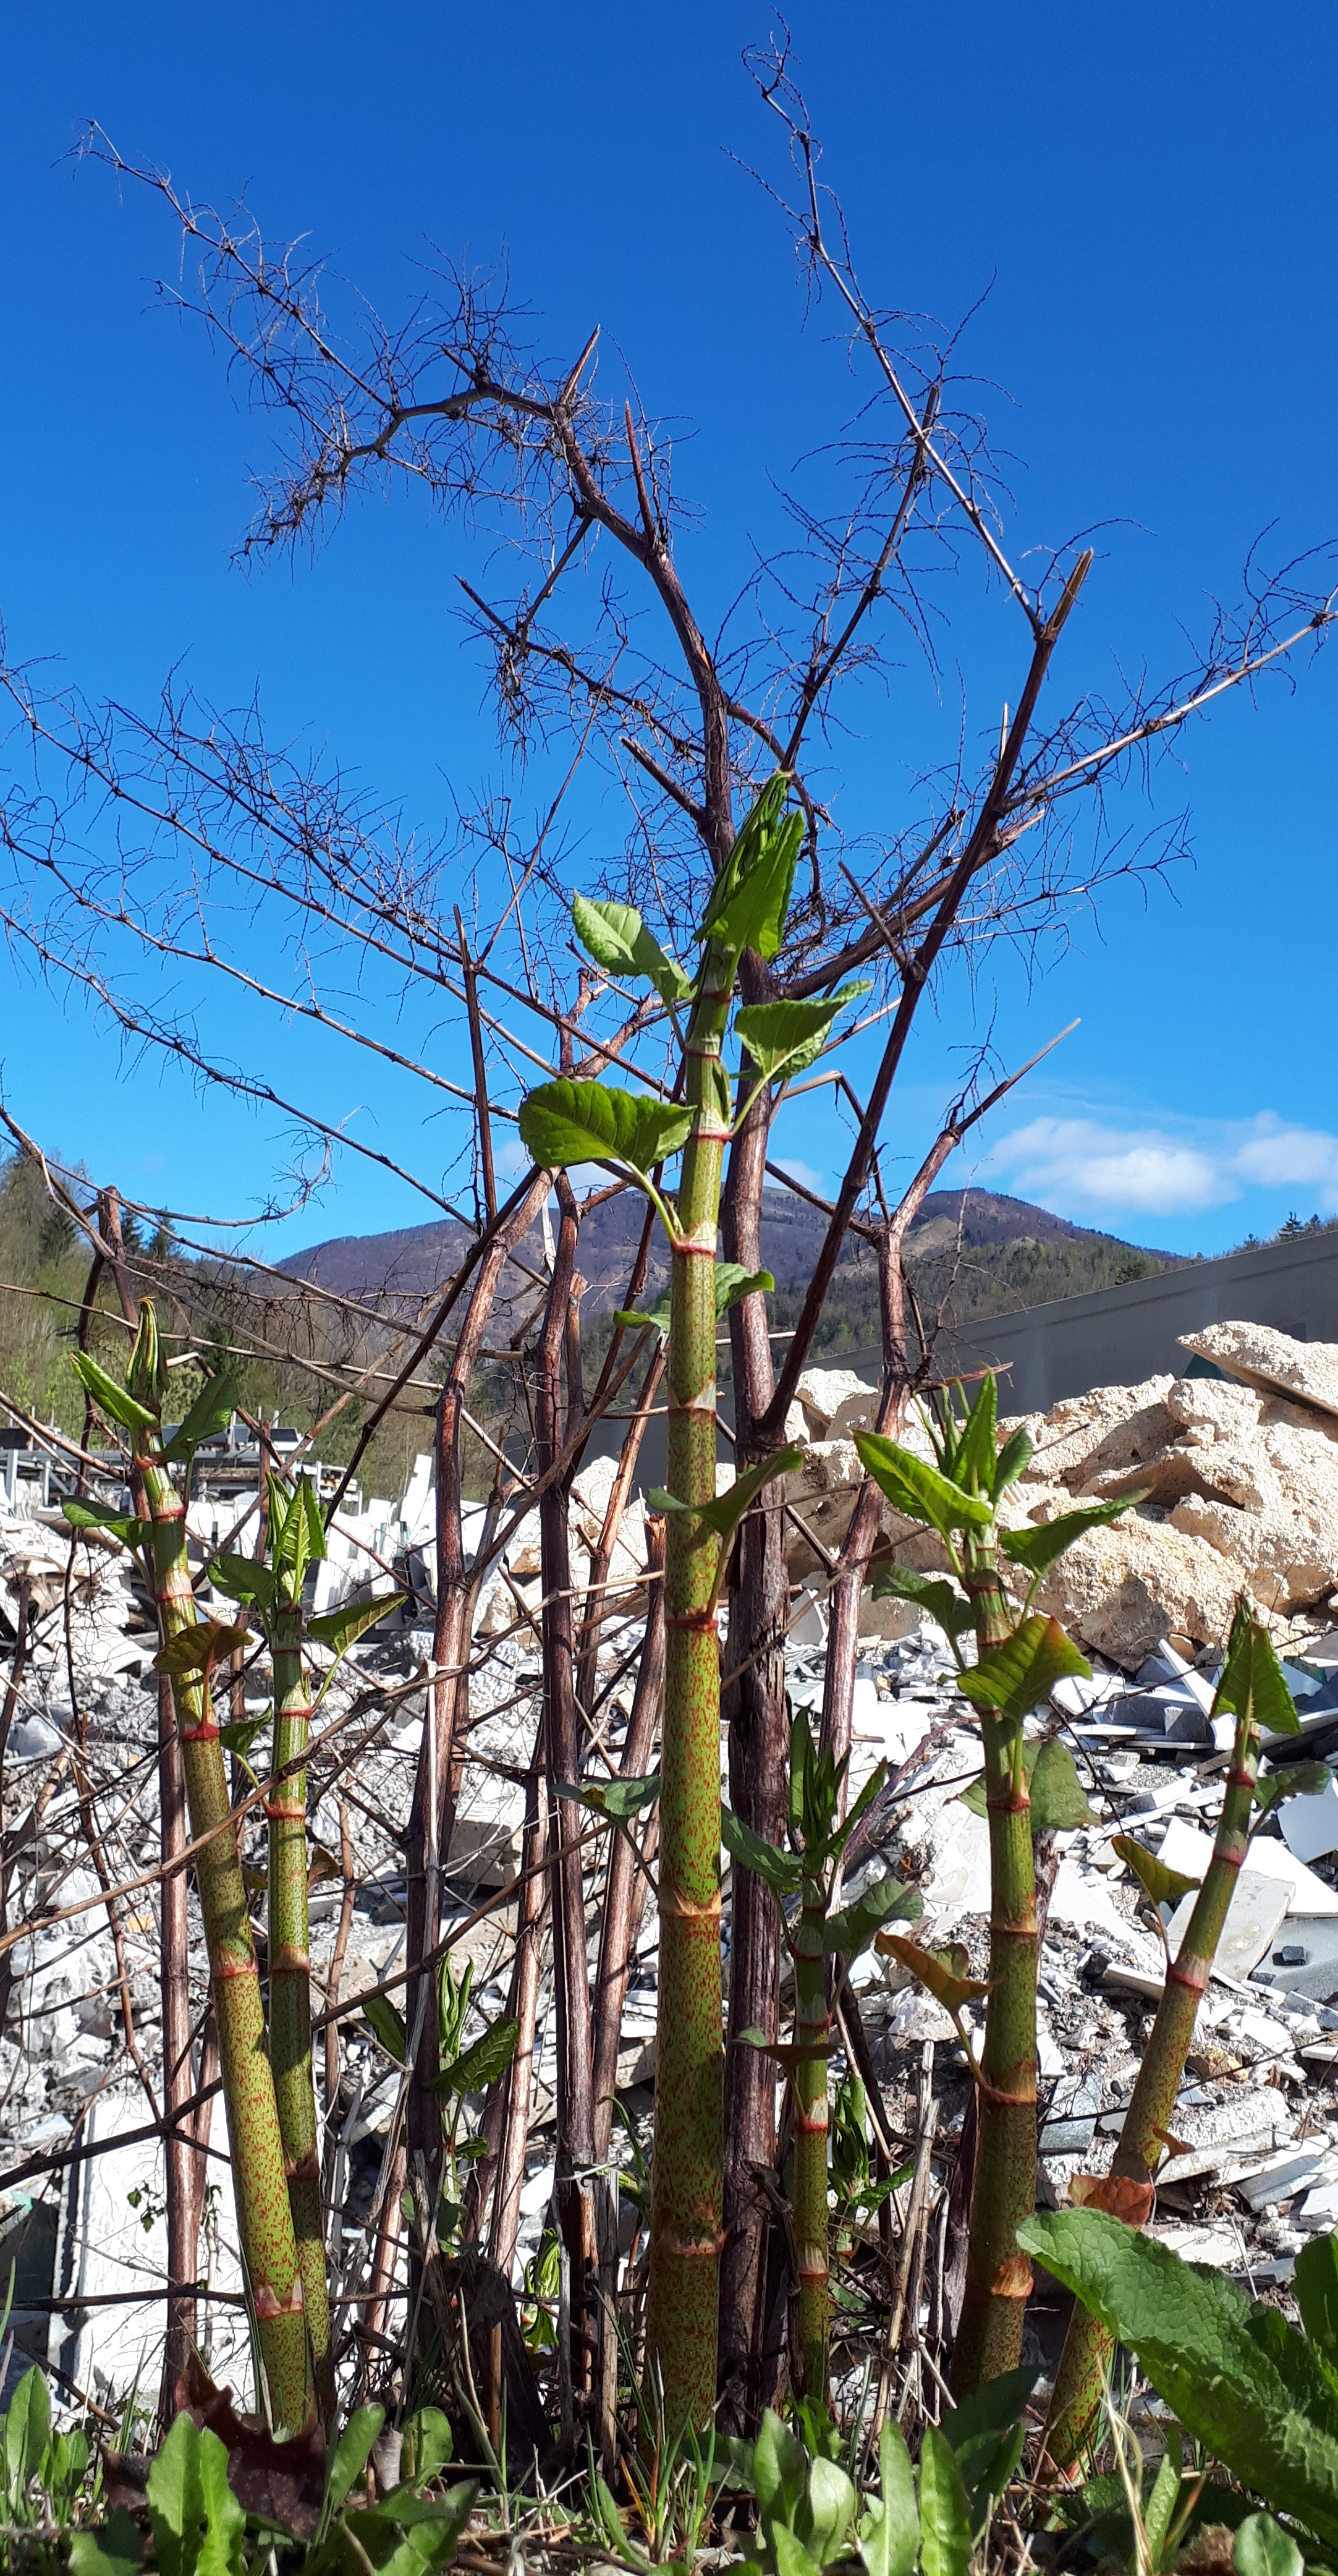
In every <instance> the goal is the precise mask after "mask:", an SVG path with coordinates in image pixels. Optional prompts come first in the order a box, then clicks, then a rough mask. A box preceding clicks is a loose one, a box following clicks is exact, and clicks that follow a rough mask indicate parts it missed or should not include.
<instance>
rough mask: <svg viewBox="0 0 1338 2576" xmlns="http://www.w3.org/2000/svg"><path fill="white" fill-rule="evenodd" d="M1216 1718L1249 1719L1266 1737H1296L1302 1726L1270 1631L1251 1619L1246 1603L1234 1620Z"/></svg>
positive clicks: (1215, 1709) (1217, 1697)
mask: <svg viewBox="0 0 1338 2576" xmlns="http://www.w3.org/2000/svg"><path fill="white" fill-rule="evenodd" d="M1213 1715H1214V1717H1222V1716H1231V1717H1245V1718H1248V1719H1249V1721H1250V1723H1251V1725H1253V1726H1257V1727H1261V1728H1262V1729H1263V1731H1264V1733H1265V1734H1266V1735H1295V1734H1296V1733H1297V1731H1298V1729H1299V1727H1300V1724H1301V1721H1300V1719H1299V1717H1298V1716H1297V1714H1296V1703H1295V1701H1294V1700H1293V1698H1292V1695H1291V1692H1290V1691H1289V1690H1288V1688H1287V1684H1286V1681H1285V1679H1284V1678H1283V1671H1282V1666H1281V1664H1280V1663H1279V1662H1278V1658H1277V1653H1276V1650H1275V1648H1274V1645H1273V1641H1272V1639H1271V1637H1270V1636H1269V1633H1268V1630H1267V1629H1266V1628H1264V1627H1261V1626H1260V1623H1259V1621H1258V1620H1257V1619H1253V1618H1251V1616H1250V1614H1249V1611H1248V1610H1247V1608H1246V1605H1245V1603H1244V1602H1243V1601H1242V1602H1241V1604H1240V1606H1239V1608H1238V1609H1237V1612H1236V1616H1235V1618H1234V1620H1233V1621H1232V1626H1231V1639H1230V1643H1229V1644H1228V1647H1227V1654H1226V1662H1225V1663H1224V1664H1223V1666H1222V1676H1221V1679H1220V1681H1219V1682H1218V1685H1217V1690H1216V1693H1215V1695H1214V1698H1213Z"/></svg>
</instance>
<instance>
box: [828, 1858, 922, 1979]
mask: <svg viewBox="0 0 1338 2576" xmlns="http://www.w3.org/2000/svg"><path fill="white" fill-rule="evenodd" d="M923 1912H924V1899H923V1898H922V1896H921V1894H920V1891H919V1889H918V1887H906V1886H903V1884H902V1881H901V1880H900V1879H899V1878H893V1877H892V1876H891V1874H890V1873H889V1875H888V1876H887V1877H886V1878H880V1879H879V1880H878V1881H877V1883H876V1884H875V1885H874V1886H873V1887H870V1888H868V1889H866V1891H865V1893H864V1895H863V1896H861V1897H860V1898H859V1899H858V1901H857V1902H856V1903H855V1904H854V1905H843V1906H842V1908H841V1910H840V1912H839V1914H829V1915H828V1917H827V1920H826V1922H825V1923H824V1925H823V1927H822V1946H823V1948H824V1950H828V1951H837V1952H839V1953H840V1954H841V1955H842V1957H844V1958H847V1959H854V1958H857V1957H858V1955H859V1953H860V1951H861V1950H867V1948H868V1946H869V1943H870V1942H871V1941H872V1939H873V1936H874V1934H875V1932H878V1931H880V1930H881V1928H882V1926H883V1925H884V1924H885V1923H895V1922H901V1923H917V1922H918V1921H919V1919H920V1916H921V1915H922V1914H923Z"/></svg>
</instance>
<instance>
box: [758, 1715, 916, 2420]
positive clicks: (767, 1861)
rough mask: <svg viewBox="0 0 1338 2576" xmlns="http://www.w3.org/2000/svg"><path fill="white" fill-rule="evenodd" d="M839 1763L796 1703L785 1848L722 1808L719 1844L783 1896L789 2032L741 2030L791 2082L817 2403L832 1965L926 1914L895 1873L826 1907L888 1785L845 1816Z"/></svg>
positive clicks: (824, 2338) (824, 2304)
mask: <svg viewBox="0 0 1338 2576" xmlns="http://www.w3.org/2000/svg"><path fill="white" fill-rule="evenodd" d="M846 1767H847V1765H846V1762H844V1761H841V1762H838V1761H837V1760H836V1759H835V1757H834V1755H833V1754H832V1753H831V1751H830V1750H829V1749H826V1748H824V1749H823V1751H821V1752H819V1751H818V1748H817V1747H816V1745H815V1744H814V1742H813V1738H812V1735H811V1733H810V1731H809V1721H808V1713H807V1711H806V1710H804V1709H800V1710H799V1712H798V1714H797V1716H796V1717H795V1719H794V1723H793V1725H792V1727H791V1729H790V1844H791V1848H790V1850H789V1851H788V1852H786V1851H778V1850H777V1849H776V1847H775V1846H774V1844H772V1843H768V1842H764V1841H763V1839H762V1836H761V1835H760V1834H755V1833H754V1832H753V1831H752V1829H751V1827H750V1826H748V1825H745V1824H744V1823H743V1821H742V1819H741V1818H740V1817H738V1816H736V1815H735V1814H734V1813H733V1812H732V1810H731V1809H730V1808H728V1807H726V1808H725V1809H724V1811H723V1814H722V1818H721V1823H722V1826H723V1830H724V1842H725V1849H726V1851H727V1852H728V1853H729V1855H730V1857H731V1859H732V1860H733V1861H735V1862H736V1863H738V1864H739V1865H741V1866H742V1867H743V1868H744V1869H751V1870H753V1871H755V1872H756V1874H757V1876H758V1877H759V1878H761V1879H764V1880H765V1881H766V1884H767V1886H768V1887H769V1888H770V1889H771V1891H772V1894H773V1895H774V1896H775V1897H776V1898H777V1899H778V1900H779V1902H780V1905H781V1907H782V1909H783V1920H784V1940H785V1946H786V1948H787V1950H788V1951H789V1954H790V1958H791V1960H792V1962H793V1965H794V1990H795V2003H794V2035H793V2038H792V2039H791V2040H790V2041H789V2042H787V2043H785V2044H783V2045H782V2046H780V2047H773V2046H771V2045H770V2044H769V2043H768V2042H767V2040H766V2039H765V2037H764V2035H763V2034H762V2033H761V2032H760V2031H745V2032H744V2034H743V2038H744V2041H745V2043H747V2044H751V2045H752V2046H753V2047H758V2048H765V2049H766V2053H767V2055H768V2056H769V2057H774V2058H775V2059H776V2060H777V2062H778V2063H779V2064H780V2065H781V2066H783V2067H784V2069H785V2071H786V2073H787V2075H788V2076H789V2078H790V2087H791V2094H792V2099H793V2105H794V2236H795V2250H796V2268H797V2271H798V2276H799V2278H798V2288H799V2320H798V2322H799V2350H800V2354H801V2357H802V2362H803V2394H804V2396H805V2397H806V2398H807V2399H808V2400H809V2402H810V2403H812V2404H816V2405H818V2406H825V2405H826V2403H827V2358H828V2338H829V2333H830V2325H831V2304H832V2303H831V2289H830V2284H829V2250H830V2249H829V2213H828V2170H827V2140H828V2128H829V2110H828V2061H829V2059H830V2057H831V2008H830V2005H829V2002H828V1996H827V1962H828V1960H829V1959H844V1960H848V1959H852V1958H855V1957H857V1956H858V1954H859V1952H860V1951H861V1950H866V1949H867V1948H868V1947H869V1945H870V1943H871V1942H872V1940H873V1938H874V1935H875V1933H876V1932H878V1930H879V1929H880V1927H881V1926H882V1925H884V1924H886V1923H890V1922H892V1921H893V1920H894V1919H896V1918H898V1917H899V1918H900V1919H901V1920H902V1921H905V1920H906V1919H908V1918H909V1917H913V1916H915V1915H918V1914H919V1913H920V1911H921V1905H920V1898H919V1896H918V1894H917V1893H916V1891H915V1889H914V1888H910V1887H904V1886H903V1885H902V1884H901V1882H900V1880H899V1879H896V1878H893V1877H891V1876H888V1877H884V1878H881V1879H878V1880H876V1881H875V1883H874V1885H873V1886H872V1887H870V1888H869V1889H867V1890H866V1892H865V1893H864V1894H863V1895H862V1896H861V1897H860V1898H859V1899H858V1901H857V1902H856V1903H855V1904H853V1905H846V1906H843V1907H841V1908H840V1909H839V1910H838V1911H833V1908H832V1898H833V1894H834V1892H835V1887H836V1880H837V1876H838V1873H839V1870H840V1866H841V1858H842V1854H843V1853H844V1851H845V1848H846V1845H847V1843H848V1842H849V1840H850V1836H851V1834H852V1833H853V1832H854V1830H855V1827H856V1825H857V1824H858V1822H859V1820H860V1817H861V1816H862V1815H863V1814H864V1811H865V1809H866V1808H867V1807H868V1806H870V1805H871V1804H872V1801H873V1800H874V1799H875V1798H876V1797H877V1795H878V1792H879V1790H880V1788H881V1787H882V1785H883V1767H882V1765H881V1763H880V1764H879V1766H878V1769H877V1770H876V1771H875V1772H873V1774H872V1775H871V1777H870V1778H869V1779H868V1780H867V1781H866V1782H865V1785H864V1787H863V1789H862V1790H861V1791H860V1794H859V1796H858V1798H857V1799H856V1800H855V1802H854V1804H853V1806H852V1807H851V1808H850V1811H849V1813H848V1814H847V1816H846V1817H845V1819H844V1821H842V1820H841V1816H840V1803H841V1788H842V1784H843V1781H844V1778H845V1773H846Z"/></svg>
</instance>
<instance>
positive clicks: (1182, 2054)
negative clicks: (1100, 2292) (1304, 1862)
mask: <svg viewBox="0 0 1338 2576" xmlns="http://www.w3.org/2000/svg"><path fill="white" fill-rule="evenodd" d="M1212 1714H1213V1716H1214V1717H1232V1718H1234V1719H1235V1722H1236V1723H1235V1741H1234V1744H1233V1747H1232V1754H1231V1767H1230V1769H1229V1771H1228V1773H1227V1776H1226V1787H1225V1791H1224V1794H1223V1799H1222V1815H1221V1821H1220V1822H1219V1824H1218V1828H1217V1835H1216V1839H1215V1841H1214V1844H1213V1852H1212V1858H1211V1860H1210V1862H1209V1864H1208V1867H1207V1870H1206V1871H1205V1873H1204V1876H1203V1879H1202V1882H1200V1881H1199V1880H1197V1879H1193V1878H1186V1877H1183V1876H1182V1875H1181V1874H1180V1873H1179V1872H1178V1871H1176V1870H1172V1869H1168V1868H1167V1866H1166V1864H1165V1862H1164V1861H1160V1860H1158V1859H1157V1858H1156V1857H1155V1856H1154V1855H1153V1853H1151V1852H1150V1851H1146V1850H1145V1849H1144V1847H1143V1845H1142V1844H1141V1843H1138V1842H1135V1841H1134V1840H1133V1838H1132V1836H1130V1835H1123V1834H1121V1835H1117V1836H1116V1838H1115V1843H1114V1848H1115V1850H1116V1851H1117V1852H1119V1854H1120V1856H1121V1858H1122V1859H1124V1860H1126V1861H1127V1862H1128V1864H1129V1866H1130V1868H1131V1869H1132V1870H1133V1872H1134V1875H1135V1877H1136V1878H1137V1879H1138V1880H1139V1882H1140V1884H1141V1885H1142V1887H1143V1888H1144V1890H1145V1892H1146V1894H1147V1895H1148V1896H1149V1898H1150V1899H1151V1901H1152V1903H1153V1904H1154V1905H1157V1906H1161V1905H1178V1904H1179V1902H1180V1900H1181V1898H1182V1897H1185V1896H1188V1895H1189V1894H1190V1893H1191V1891H1192V1890H1193V1889H1194V1888H1196V1887H1197V1888H1198V1891H1199V1893H1198V1897H1197V1900H1196V1902H1195V1904H1194V1907H1193V1909H1192V1911H1191V1914H1190V1918H1189V1922H1188V1924H1187V1925H1186V1928H1185V1934H1184V1938H1183V1940H1182V1941H1181V1943H1180V1947H1179V1950H1178V1951H1177V1953H1176V1956H1175V1958H1174V1959H1172V1958H1171V1957H1170V1954H1169V1949H1168V1953H1167V1962H1166V1983H1165V1985H1164V1986H1163V1988H1162V1995H1161V2001H1160V2003H1159V2004H1158V2006H1157V2017H1156V2020H1155V2022H1154V2023H1153V2026H1152V2036H1151V2038H1150V2039H1149V2041H1148V2043H1147V2046H1146V2048H1145V2049H1144V2051H1143V2055H1142V2060H1141V2062H1140V2065H1139V2069H1138V2079H1137V2082H1136V2083H1135V2085H1134V2090H1133V2094H1132V2097H1131V2099H1130V2102H1129V2107H1128V2109H1127V2111H1126V2112H1125V2115H1124V2125H1123V2127H1122V2129H1121V2131H1120V2140H1119V2145H1118V2146H1117V2147H1116V2150H1115V2154H1114V2156H1113V2158H1112V2160H1111V2168H1110V2173H1109V2175H1105V2176H1097V2175H1094V2174H1088V2175H1078V2176H1075V2178H1074V2186H1073V2198H1074V2200H1075V2201H1081V2203H1082V2204H1083V2205H1084V2206H1086V2207H1088V2208H1091V2209H1097V2210H1102V2211H1104V2212H1105V2213H1106V2214H1107V2215H1108V2216H1110V2217H1114V2218H1121V2219H1123V2220H1125V2221H1126V2222H1127V2223H1129V2224H1131V2225H1133V2226H1136V2227H1141V2226H1143V2225H1144V2223H1145V2222H1146V2220H1147V2218H1148V2217H1149V2216H1150V2214H1151V2209H1152V2197H1153V2184H1154V2179H1155V2176H1156V2171H1157V2167H1158V2165H1159V2163H1160V2162H1161V2160H1162V2158H1163V2157H1164V2156H1165V2155H1166V2154H1167V2153H1168V2151H1169V2149H1170V2146H1171V2128H1172V2121H1173V2118H1174V2113H1175V2103H1176V2096H1177V2094H1178V2092H1179V2090H1180V2085H1181V2080H1182V2078H1183V2076H1184V2072H1185V2059H1186V2057H1187V2055H1188V2053H1189V2046H1190V2041H1191V2039H1192V2038H1193V2035H1194V2022H1195V2017H1196V2015H1197V2013H1198V2009H1199V2006H1200V2004H1201V2003H1202V2001H1203V1997H1204V1995H1205V1993H1206V1992H1207V1988H1208V1980H1209V1977H1210V1976H1211V1974H1212V1965H1213V1960H1214V1958H1215V1956H1216V1953H1217V1944H1218V1942H1219V1941H1220V1939H1221V1937H1222V1926H1223V1924H1224V1923H1225V1921H1226V1917H1227V1909H1228V1907H1229V1905H1230V1903H1231V1899H1232V1896H1233V1894H1234V1892H1235V1887H1236V1881H1237V1878H1238V1876H1239V1873H1240V1869H1241V1866H1242V1864H1243V1862H1244V1860H1245V1858H1246V1855H1247V1853H1248V1851H1249V1847H1250V1838H1251V1835H1252V1834H1253V1832H1254V1831H1255V1828H1256V1827H1257V1826H1258V1824H1259V1823H1260V1821H1261V1820H1262V1818H1263V1816H1264V1815H1266V1814H1269V1813H1271V1812H1272V1810H1273V1808H1274V1807H1276V1806H1278V1805H1279V1804H1280V1803H1281V1801H1282V1800H1283V1799H1284V1798H1290V1797H1294V1796H1296V1795H1298V1794H1303V1793H1307V1792H1311V1791H1314V1790H1318V1789H1322V1788H1324V1787H1325V1786H1326V1785H1327V1783H1328V1781H1329V1780H1330V1779H1331V1778H1332V1776H1333V1775H1332V1773H1331V1771H1330V1770H1329V1767H1328V1764H1327V1763H1324V1762H1314V1763H1309V1762H1307V1763H1295V1764H1290V1765H1288V1767H1287V1768H1286V1769H1284V1770H1280V1771H1274V1772H1272V1773H1270V1775H1269V1776H1268V1777H1267V1778H1266V1779H1264V1780H1261V1779H1260V1778H1259V1748H1260V1742H1261V1733H1262V1731H1263V1730H1267V1731H1268V1733H1270V1734H1273V1735H1293V1734H1295V1733H1296V1732H1297V1729H1298V1727H1299V1723H1300V1721H1299V1719H1298V1717H1297V1714H1296V1709H1295V1706H1294V1704H1293V1701H1292V1696H1291V1692H1290V1691H1289V1690H1288V1688H1287V1684H1286V1681H1285V1679H1284V1677H1283V1672H1282V1667H1281V1665H1280V1664H1279V1662H1278V1658H1277V1655H1276V1653H1275V1652H1274V1649H1273V1645H1272V1642H1271V1640H1270V1638H1269V1636H1268V1633H1267V1631H1266V1629H1265V1628H1264V1627H1263V1625H1262V1623H1261V1622H1260V1620H1259V1619H1258V1618H1257V1617H1255V1615H1254V1614H1253V1612H1252V1610H1251V1608H1250V1604H1249V1603H1248V1602H1247V1601H1246V1600H1244V1599H1242V1600H1241V1601H1240V1602H1239V1603H1238V1604H1237V1608H1236V1616H1235V1619H1234V1620H1233V1622H1232V1628H1231V1637H1230V1641H1229V1644H1228V1647H1227V1653H1226V1660H1225V1662H1224V1663H1223V1666H1222V1672H1221V1678H1220V1680H1219V1681H1218V1684H1217V1690H1216V1693H1215V1696H1214V1699H1213V1707H1212ZM1163 1937H1164V1936H1163ZM1111 2348H1112V2338H1111V2335H1110V2333H1109V2331H1108V2330H1107V2328H1106V2327H1105V2326H1104V2325H1103V2323H1102V2322H1101V2319H1100V2316H1099V2315H1098V2314H1097V2313H1095V2312H1094V2311H1092V2310H1091V2309H1088V2308H1082V2307H1078V2308H1075V2310H1074V2313H1073V2318H1072V2322H1071V2324H1070V2326H1069V2331H1068V2335H1067V2338H1066V2341H1065V2344H1064V2352H1063V2357H1062V2359H1061V2362H1060V2366H1059V2370H1058V2372H1057V2373H1056V2377H1055V2385H1054V2394H1053V2396H1052V2398H1051V2401H1050V2420H1049V2424H1048V2427H1047V2432H1046V2454H1047V2457H1048V2460H1049V2463H1050V2465H1051V2467H1052V2469H1054V2470H1055V2471H1057V2472H1059V2473H1060V2474H1061V2475H1063V2474H1067V2473H1068V2472H1069V2471H1071V2470H1072V2469H1073V2468H1074V2466H1075V2464H1077V2463H1079V2462H1081V2461H1084V2460H1087V2459H1089V2458H1090V2456H1091V2453H1092V2451H1093V2448H1094V2446H1095V2445H1096V2443H1097V2441H1098V2440H1099V2438H1100V2434H1101V2425H1102V2411H1101V2410H1102V2389H1103V2383H1104V2377H1105V2373H1106V2370H1107V2368H1108V2365H1109V2361H1110V2354H1111Z"/></svg>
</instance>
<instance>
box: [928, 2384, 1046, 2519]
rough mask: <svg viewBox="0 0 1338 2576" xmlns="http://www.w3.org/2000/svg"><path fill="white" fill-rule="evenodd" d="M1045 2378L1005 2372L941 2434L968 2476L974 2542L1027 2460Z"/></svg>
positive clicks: (953, 2415)
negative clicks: (1033, 2403) (1031, 2410)
mask: <svg viewBox="0 0 1338 2576" xmlns="http://www.w3.org/2000/svg"><path fill="white" fill-rule="evenodd" d="M1039 2377H1040V2372H1039V2370H1037V2369H1034V2368H1026V2369H1023V2370H1008V2371H1005V2372H1004V2373H1003V2375H1002V2376H1001V2377H1000V2378H998V2379H987V2380H986V2381H985V2382H984V2383H983V2385H982V2386H981V2387H979V2388H977V2389H976V2391H975V2393H974V2395H972V2396H970V2397H966V2398H963V2400H962V2403H961V2405H960V2406H957V2407H954V2408H953V2409H952V2411H951V2412H950V2413H949V2414H947V2415H945V2416H944V2418H943V2421H942V2424H941V2426H940V2430H941V2432H942V2434H943V2438H944V2440H945V2441H946V2442H947V2444H948V2446H949V2448H950V2450H951V2451H952V2453H953V2456H954V2458H955V2459H956V2462H957V2466H958V2468H959V2469H960V2470H961V2473H962V2484H963V2486H964V2487H965V2489H966V2497H967V2505H968V2509H969V2512H970V2516H971V2534H972V2538H973V2539H979V2536H980V2534H981V2532H982V2531H983V2530H984V2528H985V2524H986V2521H987V2519H988V2516H989V2510H990V2506H991V2505H992V2504H993V2503H995V2502H996V2501H997V2499H998V2498H999V2497H1000V2496H1001V2495H1002V2494H1003V2491H1004V2488H1005V2487H1006V2486H1007V2484H1008V2481H1009V2479H1010V2478H1011V2477H1012V2475H1013V2471H1014V2470H1015V2468H1016V2467H1017V2464H1018V2461H1019V2460H1020V2459H1021V2457H1022V2445H1023V2442H1024V2440H1025V2438H1026V2429H1027V2427H1026V2405H1027V2400H1028V2398H1029V2397H1030V2395H1031V2392H1032V2390H1033V2388H1034V2387H1035V2385H1036V2382H1037V2380H1038V2379H1039Z"/></svg>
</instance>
